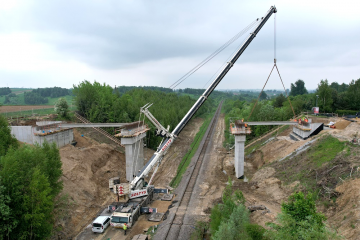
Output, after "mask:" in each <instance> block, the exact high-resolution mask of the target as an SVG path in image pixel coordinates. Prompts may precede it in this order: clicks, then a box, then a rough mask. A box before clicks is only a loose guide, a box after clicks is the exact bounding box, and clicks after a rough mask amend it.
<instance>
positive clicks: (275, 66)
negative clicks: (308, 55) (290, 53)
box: [247, 13, 296, 121]
mask: <svg viewBox="0 0 360 240" xmlns="http://www.w3.org/2000/svg"><path fill="white" fill-rule="evenodd" d="M274 68H276V70H277V72H278V74H279V77H280V80H281V83H282V85H283V87H284V92H285V96H286V98H287V99H288V101H289V104H290V107H291V109H292V112H293V114H294V118H295V117H296V115H295V111H294V108H293V106H292V104H291V101H290V96H288V95H287V92H286V89H285V85H284V82H283V80H282V78H281V75H280V71H279V68H278V67H277V65H276V13H275V14H274V66H273V67H272V69H271V71H270V74H269V76H268V78H267V79H266V82H265V84H264V86H263V88H262V89H261V92H260V93H259V96H258V98H257V100H256V102H255V104H254V106H253V108H252V110H251V112H250V115H249V117H248V119H247V121H249V120H250V117H251V115H252V113H253V112H254V109H255V107H256V105H257V103H258V101H259V99H260V96H261V94H262V92H263V91H264V88H265V86H266V84H267V82H268V81H269V78H270V76H271V73H272V72H273V70H274Z"/></svg>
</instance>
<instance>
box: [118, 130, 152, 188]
mask: <svg viewBox="0 0 360 240" xmlns="http://www.w3.org/2000/svg"><path fill="white" fill-rule="evenodd" d="M145 136H146V133H142V134H140V135H138V136H135V137H126V138H121V144H122V145H124V146H125V158H126V180H128V181H129V182H131V181H132V180H133V179H134V177H135V176H136V175H137V173H138V172H139V170H141V169H142V168H143V166H144V145H143V138H144V137H145Z"/></svg>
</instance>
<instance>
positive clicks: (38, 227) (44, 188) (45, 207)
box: [23, 168, 54, 239]
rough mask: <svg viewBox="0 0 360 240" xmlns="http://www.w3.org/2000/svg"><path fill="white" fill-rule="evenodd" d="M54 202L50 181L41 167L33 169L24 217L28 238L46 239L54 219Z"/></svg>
mask: <svg viewBox="0 0 360 240" xmlns="http://www.w3.org/2000/svg"><path fill="white" fill-rule="evenodd" d="M53 206H54V202H53V195H51V187H50V183H49V181H48V180H47V178H46V177H45V175H44V174H42V173H41V171H40V169H39V168H35V169H34V170H33V174H32V178H31V181H30V184H29V186H28V187H27V191H26V194H25V195H24V203H23V207H24V210H25V212H26V213H25V214H24V219H25V221H26V225H27V230H26V231H24V234H23V236H24V235H26V239H44V238H46V237H48V236H49V233H51V230H52V225H53V221H49V219H53V216H52V215H51V212H52V210H53Z"/></svg>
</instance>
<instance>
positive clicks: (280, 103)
mask: <svg viewBox="0 0 360 240" xmlns="http://www.w3.org/2000/svg"><path fill="white" fill-rule="evenodd" d="M284 102H286V97H285V96H284V95H283V94H280V95H278V96H277V97H276V98H275V100H274V103H273V106H274V107H276V108H280V107H282V106H283V105H284Z"/></svg>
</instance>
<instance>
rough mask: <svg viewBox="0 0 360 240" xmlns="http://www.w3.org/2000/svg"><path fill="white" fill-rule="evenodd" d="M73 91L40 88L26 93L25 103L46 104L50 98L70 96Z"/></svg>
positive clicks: (58, 88) (57, 88) (59, 88)
mask: <svg viewBox="0 0 360 240" xmlns="http://www.w3.org/2000/svg"><path fill="white" fill-rule="evenodd" d="M70 94H71V90H69V89H66V88H61V87H52V88H38V89H34V90H32V91H31V92H25V93H24V101H25V103H26V104H45V103H48V102H49V100H48V98H57V97H63V96H66V95H70Z"/></svg>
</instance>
